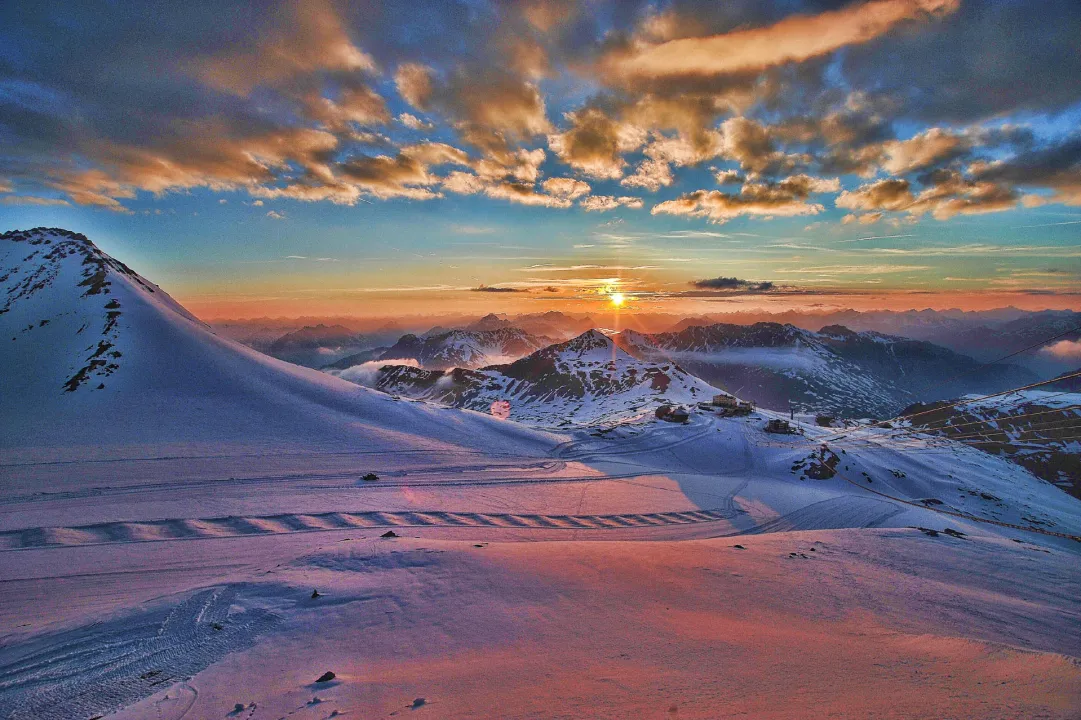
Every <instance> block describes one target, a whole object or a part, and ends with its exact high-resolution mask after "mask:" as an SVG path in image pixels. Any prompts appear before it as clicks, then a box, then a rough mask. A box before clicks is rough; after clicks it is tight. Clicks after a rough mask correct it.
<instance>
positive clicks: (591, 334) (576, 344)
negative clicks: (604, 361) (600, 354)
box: [561, 328, 612, 352]
mask: <svg viewBox="0 0 1081 720" xmlns="http://www.w3.org/2000/svg"><path fill="white" fill-rule="evenodd" d="M561 347H563V348H564V349H566V350H574V351H578V352H585V351H587V350H599V349H607V348H610V347H612V338H610V337H608V336H607V335H605V334H604V333H602V332H601V331H600V330H597V329H596V328H590V329H589V330H586V331H585V332H584V333H582V334H581V335H579V336H578V337H575V338H571V339H570V340H568V341H567V342H565V343H563V344H562V346H561Z"/></svg>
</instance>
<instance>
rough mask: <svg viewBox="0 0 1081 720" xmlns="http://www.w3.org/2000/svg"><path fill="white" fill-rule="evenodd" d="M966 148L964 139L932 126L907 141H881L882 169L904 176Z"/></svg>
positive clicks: (959, 152) (947, 158)
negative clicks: (882, 142)
mask: <svg viewBox="0 0 1081 720" xmlns="http://www.w3.org/2000/svg"><path fill="white" fill-rule="evenodd" d="M966 149H967V141H966V139H965V138H963V137H959V136H957V135H954V134H953V133H951V132H948V131H946V130H942V129H941V128H931V129H929V130H925V131H924V132H922V133H920V134H918V135H914V136H913V137H911V138H909V139H908V140H892V141H890V142H887V143H884V144H883V146H882V150H883V152H884V153H885V156H886V159H885V161H884V162H883V163H882V167H883V169H885V170H886V172H888V173H890V174H891V175H904V174H906V173H910V172H912V171H913V170H921V169H923V168H926V167H929V166H931V165H935V164H937V163H940V162H942V161H944V160H949V159H952V158H955V157H957V156H959V155H960V154H962V153H963V152H964V151H965V150H966Z"/></svg>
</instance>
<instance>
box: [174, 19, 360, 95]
mask: <svg viewBox="0 0 1081 720" xmlns="http://www.w3.org/2000/svg"><path fill="white" fill-rule="evenodd" d="M278 19H279V21H280V24H279V25H278V26H277V27H274V28H271V29H270V30H268V31H267V32H266V33H265V34H264V35H263V37H261V38H260V39H259V40H258V42H257V43H256V44H255V46H254V47H252V48H250V49H244V50H238V51H236V52H230V53H226V54H223V55H218V56H215V57H212V58H209V59H206V60H203V61H200V62H198V63H197V64H196V65H195V71H196V74H197V75H198V76H199V77H201V78H202V79H203V81H204V82H206V83H208V84H209V85H212V86H213V87H216V88H218V89H219V90H225V91H227V92H231V93H234V94H236V95H248V94H250V93H251V91H252V90H253V89H254V88H255V87H256V86H258V85H262V84H275V83H279V82H282V81H287V80H290V79H292V78H294V77H296V76H297V75H302V74H309V73H313V72H317V71H320V70H347V71H367V72H371V71H374V70H375V61H374V60H373V59H372V57H371V56H370V55H368V54H367V53H365V52H363V51H362V50H360V49H359V48H358V47H357V46H356V45H354V44H353V42H352V41H351V40H350V39H349V35H348V34H347V33H346V31H345V27H344V25H343V23H342V20H341V18H340V17H339V16H338V14H337V12H336V11H335V10H334V7H333V6H332V5H331V4H330V3H329V2H328V1H327V0H305V1H304V2H300V1H299V0H294V1H293V2H289V3H287V4H286V5H285V6H284V7H283V10H282V12H281V14H280V15H279V16H278Z"/></svg>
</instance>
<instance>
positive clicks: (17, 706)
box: [0, 587, 280, 720]
mask: <svg viewBox="0 0 1081 720" xmlns="http://www.w3.org/2000/svg"><path fill="white" fill-rule="evenodd" d="M279 622H280V618H279V617H278V616H277V615H275V614H273V613H271V612H269V611H267V610H264V609H261V608H255V607H249V608H244V607H242V600H241V599H239V598H238V597H237V592H236V590H235V589H234V588H232V587H224V588H222V587H218V588H209V589H207V590H201V591H199V592H197V593H195V594H194V595H192V596H191V597H189V598H187V599H186V600H184V601H183V602H181V603H180V604H179V605H177V606H175V607H172V608H169V609H166V610H156V611H150V612H143V613H140V614H138V615H136V616H133V617H126V618H119V619H116V620H111V621H109V622H107V623H105V624H98V625H92V626H89V627H86V628H80V629H78V630H73V631H69V632H65V633H61V634H60V635H57V636H54V637H51V638H45V639H43V640H42V641H40V642H37V643H35V645H36V647H35V648H34V649H33V650H32V651H31V652H29V653H26V652H25V651H23V649H22V648H21V647H17V648H14V649H11V650H5V651H0V717H3V718H10V720H24V719H26V720H30V719H33V720H70V719H71V718H89V717H94V716H98V715H105V714H107V713H109V712H112V711H114V710H116V709H118V708H121V707H125V706H127V705H130V704H132V703H133V702H136V701H138V700H140V699H142V698H144V697H147V696H149V695H153V694H154V693H155V692H158V691H159V690H162V689H163V688H167V687H169V686H170V685H172V684H173V683H175V682H178V681H181V680H186V679H187V678H190V677H191V676H193V675H195V674H196V673H197V672H199V671H200V670H202V669H203V668H205V667H207V666H209V665H211V664H212V663H215V662H217V661H218V660H220V659H221V658H223V657H224V656H225V655H227V654H228V653H231V652H235V651H237V650H243V649H246V648H248V647H251V646H252V645H253V644H254V643H255V640H256V638H257V637H258V636H259V635H261V634H263V633H265V632H267V631H268V630H270V629H272V628H273V627H274V626H276V625H277V624H278V623H279ZM16 654H18V656H17V657H16Z"/></svg>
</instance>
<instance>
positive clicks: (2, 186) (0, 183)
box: [0, 178, 15, 193]
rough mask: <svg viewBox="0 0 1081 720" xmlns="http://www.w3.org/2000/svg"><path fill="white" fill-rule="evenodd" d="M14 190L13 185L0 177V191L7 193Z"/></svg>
mask: <svg viewBox="0 0 1081 720" xmlns="http://www.w3.org/2000/svg"><path fill="white" fill-rule="evenodd" d="M14 190H15V186H14V185H12V184H11V182H9V181H8V180H5V179H3V178H0V193H9V192H12V191H14Z"/></svg>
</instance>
